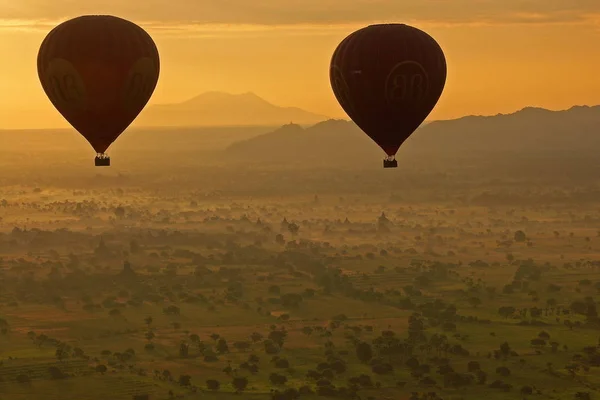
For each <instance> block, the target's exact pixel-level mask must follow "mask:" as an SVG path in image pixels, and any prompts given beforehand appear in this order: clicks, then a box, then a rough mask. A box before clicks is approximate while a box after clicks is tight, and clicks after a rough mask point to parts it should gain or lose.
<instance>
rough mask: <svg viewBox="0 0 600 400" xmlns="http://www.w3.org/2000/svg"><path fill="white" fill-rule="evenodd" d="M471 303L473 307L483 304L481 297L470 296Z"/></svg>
mask: <svg viewBox="0 0 600 400" xmlns="http://www.w3.org/2000/svg"><path fill="white" fill-rule="evenodd" d="M469 304H470V305H471V306H472V307H474V308H477V306H479V305H481V299H480V298H479V297H470V298H469Z"/></svg>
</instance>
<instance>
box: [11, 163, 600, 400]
mask: <svg viewBox="0 0 600 400" xmlns="http://www.w3.org/2000/svg"><path fill="white" fill-rule="evenodd" d="M3 165H4V164H3ZM4 168H8V167H6V165H4ZM57 168H58V169H57V170H53V171H52V172H48V174H46V175H44V174H42V173H41V172H40V169H39V167H38V166H35V165H34V166H32V167H30V168H29V169H27V168H25V169H23V170H20V171H18V173H17V172H15V175H9V174H5V175H4V178H3V179H4V180H5V185H4V186H3V187H2V188H1V189H0V217H1V220H0V229H1V230H2V233H1V234H0V257H1V260H0V268H1V269H0V317H1V318H2V320H0V328H2V333H1V334H0V360H1V365H0V399H11V400H12V399H23V400H25V399H27V400H30V399H31V400H34V399H44V400H49V399H56V400H59V399H61V400H62V399H78V400H79V399H91V400H95V399H109V398H110V399H113V400H121V399H123V400H125V399H127V400H131V399H140V400H141V399H146V398H148V399H152V400H159V399H160V400H162V399H165V400H166V399H170V398H185V399H218V400H224V399H240V398H244V399H257V400H258V399H261V400H262V399H264V400H267V399H296V398H300V399H315V398H344V399H354V398H357V399H358V398H360V399H370V398H372V399H409V398H410V399H425V398H428V399H431V400H434V399H444V400H448V399H453V400H458V399H463V400H480V399H482V398H488V399H490V400H493V399H523V398H530V397H531V398H546V399H580V400H585V399H587V398H588V397H587V396H590V397H589V398H595V397H596V396H597V394H596V392H597V391H598V388H600V371H599V368H600V347H599V346H600V323H599V319H598V314H597V303H598V299H599V297H600V211H599V209H598V203H597V201H596V200H594V196H593V195H592V194H593V193H595V191H596V188H595V187H596V186H595V185H596V184H595V183H588V184H585V185H583V184H582V185H580V186H578V187H574V186H572V185H571V186H569V184H565V183H564V182H565V181H564V180H563V181H560V180H559V179H558V180H557V182H555V183H553V184H551V183H549V180H548V179H547V180H546V181H545V182H546V183H540V184H538V187H537V189H531V188H529V187H528V186H527V182H529V183H530V184H533V183H532V182H534V181H535V178H534V177H532V176H522V177H521V178H520V179H521V180H520V181H516V180H515V179H514V178H512V177H506V176H504V175H502V173H497V174H496V176H492V175H490V176H489V177H488V178H486V179H479V180H474V179H473V178H472V169H471V167H466V168H465V167H464V166H462V167H460V168H463V169H462V170H460V168H459V167H458V166H457V167H456V168H455V169H448V171H451V172H450V173H451V174H453V175H452V176H453V178H452V179H453V182H454V183H453V184H452V185H450V184H448V183H445V182H446V181H447V179H448V178H447V176H446V175H443V174H442V173H441V172H440V174H439V175H436V174H435V173H433V172H432V173H427V174H426V173H424V172H422V171H421V172H420V171H418V168H417V167H415V168H414V170H411V169H410V168H407V169H406V170H399V171H398V174H399V175H398V176H400V177H401V178H392V177H389V176H387V175H386V176H383V175H381V174H380V171H379V170H377V171H375V170H373V171H370V170H368V171H362V172H361V171H357V170H351V169H348V170H344V171H337V172H335V173H334V172H333V171H330V170H324V171H320V172H318V173H317V172H315V171H311V170H305V171H298V170H286V169H285V168H282V169H281V170H277V169H269V168H266V167H257V166H252V167H249V168H248V169H247V170H243V171H240V170H238V171H236V170H234V169H231V168H229V169H228V168H224V169H223V170H222V171H217V170H214V169H212V168H213V167H209V166H192V165H191V164H184V165H182V166H181V167H177V168H175V167H173V168H171V169H168V168H167V167H165V168H166V169H165V170H164V175H161V174H159V173H158V172H154V173H151V172H148V171H150V170H144V172H137V175H136V174H133V175H127V173H126V172H123V171H119V170H117V171H116V172H102V173H99V175H98V176H96V178H94V179H91V178H90V177H89V176H88V175H87V174H88V172H87V171H84V170H77V169H76V168H75V169H74V170H73V171H66V170H64V169H63V170H61V169H60V168H63V167H57ZM195 168H197V169H195ZM61 171H62V172H61ZM197 171H200V172H197ZM461 171H462V172H461ZM386 172H387V171H386ZM59 173H63V174H65V178H59V177H58V175H59ZM53 174H56V176H57V177H52V176H53ZM336 174H337V175H336ZM525 175H526V174H525ZM41 176H43V178H41ZM334 176H335V177H336V179H333V180H330V178H332V177H334ZM497 176H499V177H500V178H498V177H497ZM277 177H279V178H278V179H275V178H277ZM419 177H422V178H419ZM394 179H399V181H398V184H397V186H393V185H392V186H390V182H393V181H394ZM19 180H21V181H24V182H35V184H33V183H32V184H31V185H24V184H22V183H21V184H19V183H18V181H19ZM344 180H347V181H348V182H354V183H353V185H350V184H349V183H345V181H344ZM273 182H281V185H278V184H277V183H276V184H274V183H273ZM411 182H412V183H411ZM552 185H554V186H552ZM561 185H562V186H561ZM586 185H587V186H586ZM215 187H217V188H218V191H217V192H215V190H217V189H215ZM253 187H254V189H252V188H253ZM369 187H370V188H375V187H379V189H377V190H375V189H373V190H369V189H368V188H369ZM390 187H393V188H394V189H390ZM411 188H412V190H409V189H411ZM553 191H554V192H561V193H563V194H564V196H563V197H561V198H562V200H560V201H559V200H557V198H556V197H552V198H549V197H547V196H548V193H550V192H553ZM215 382H218V384H217V383H215ZM212 385H215V386H212ZM217 385H218V387H216V386H217ZM240 393H241V394H240ZM146 396H147V397H146Z"/></svg>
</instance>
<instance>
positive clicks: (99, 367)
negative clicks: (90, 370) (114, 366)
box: [96, 364, 108, 375]
mask: <svg viewBox="0 0 600 400" xmlns="http://www.w3.org/2000/svg"><path fill="white" fill-rule="evenodd" d="M107 370H108V368H106V365H104V364H98V365H96V372H98V373H100V374H102V375H104V374H105V373H106V371H107Z"/></svg>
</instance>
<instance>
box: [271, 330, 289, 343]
mask: <svg viewBox="0 0 600 400" xmlns="http://www.w3.org/2000/svg"><path fill="white" fill-rule="evenodd" d="M286 337H287V331H286V330H285V329H280V330H273V331H271V332H269V339H270V340H272V341H273V342H274V343H276V344H277V345H278V346H279V347H283V343H284V341H285V338H286Z"/></svg>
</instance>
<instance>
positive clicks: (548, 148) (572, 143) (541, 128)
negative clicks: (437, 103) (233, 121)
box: [227, 106, 600, 163]
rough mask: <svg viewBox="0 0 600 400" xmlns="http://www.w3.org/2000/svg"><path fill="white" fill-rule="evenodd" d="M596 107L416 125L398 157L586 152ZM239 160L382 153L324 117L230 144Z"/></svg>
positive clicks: (351, 127)
mask: <svg viewBox="0 0 600 400" xmlns="http://www.w3.org/2000/svg"><path fill="white" fill-rule="evenodd" d="M598 133H600V106H593V107H590V106H575V107H572V108H570V109H568V110H563V111H551V110H546V109H542V108H535V107H527V108H524V109H522V110H520V111H517V112H515V113H511V114H498V115H495V116H467V117H463V118H459V119H454V120H444V121H433V122H431V123H429V124H427V125H424V126H422V127H421V128H419V129H418V130H417V131H416V132H415V133H414V134H413V135H412V136H411V137H410V138H409V139H408V140H407V141H406V142H405V144H404V145H403V146H402V148H401V149H400V151H399V153H398V155H399V156H404V155H408V156H410V154H411V153H415V154H416V153H422V152H440V153H445V154H451V153H465V152H467V153H469V152H470V153H473V152H511V153H522V154H528V153H540V152H541V153H544V152H545V153H548V152H562V153H568V152H589V151H598V150H600V135H599V134H598ZM227 152H228V154H230V155H234V156H235V157H236V158H238V159H248V160H262V161H271V162H283V161H285V160H289V161H301V162H303V163H304V162H318V161H325V160H340V159H351V160H361V159H362V160H364V159H367V158H370V159H371V162H372V159H373V157H375V158H383V157H384V153H383V151H381V149H379V147H378V146H377V145H376V144H375V143H374V142H373V141H371V139H370V138H369V137H367V135H365V134H364V133H363V132H362V131H361V130H360V129H359V128H358V127H357V126H356V125H355V124H354V123H352V122H350V121H344V120H328V121H325V122H322V123H319V124H316V125H314V126H311V127H309V128H302V127H301V126H298V125H286V126H283V127H281V128H280V129H277V130H276V131H274V132H270V133H266V134H263V135H259V136H257V137H254V138H250V139H247V140H244V141H240V142H237V143H233V144H232V145H230V146H229V147H228V149H227Z"/></svg>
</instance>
